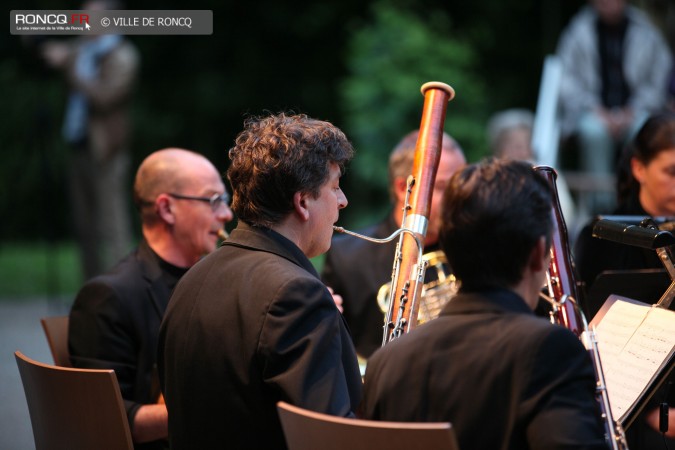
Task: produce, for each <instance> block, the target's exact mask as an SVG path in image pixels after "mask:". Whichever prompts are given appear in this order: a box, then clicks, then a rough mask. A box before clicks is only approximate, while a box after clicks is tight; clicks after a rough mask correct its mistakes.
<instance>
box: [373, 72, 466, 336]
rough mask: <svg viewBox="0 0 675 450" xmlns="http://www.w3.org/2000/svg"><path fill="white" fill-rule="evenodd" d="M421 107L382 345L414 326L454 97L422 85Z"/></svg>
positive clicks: (443, 88) (434, 85)
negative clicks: (447, 118) (447, 116)
mask: <svg viewBox="0 0 675 450" xmlns="http://www.w3.org/2000/svg"><path fill="white" fill-rule="evenodd" d="M421 91H422V94H423V95H424V108H423V111H422V120H421V123H420V131H419V136H418V138H417V145H416V148H415V159H414V163H413V172H412V175H411V176H410V177H409V178H408V195H407V197H406V206H405V208H406V210H405V211H404V214H403V224H402V230H403V231H404V232H403V233H401V236H400V240H399V244H398V247H397V251H396V256H395V260H394V268H393V270H392V287H393V288H392V289H391V293H390V299H389V311H387V314H386V317H385V325H384V335H383V339H382V345H385V344H386V343H387V342H389V341H390V340H392V339H394V338H396V337H398V336H400V335H402V334H403V333H407V332H408V331H410V330H411V329H412V328H413V327H414V326H415V325H416V324H417V312H418V309H419V299H420V297H421V291H422V286H423V284H424V270H425V262H424V260H423V258H422V255H423V250H424V238H425V236H426V232H427V226H428V222H429V211H430V209H431V196H432V194H433V187H434V182H435V180H436V171H437V170H438V164H439V161H440V158H441V148H442V143H443V126H444V124H445V114H446V111H447V106H448V102H449V101H450V100H452V98H453V97H454V96H455V91H454V89H452V87H450V86H448V85H447V84H444V83H439V82H430V83H425V84H424V85H423V86H422V88H421Z"/></svg>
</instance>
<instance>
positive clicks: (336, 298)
mask: <svg viewBox="0 0 675 450" xmlns="http://www.w3.org/2000/svg"><path fill="white" fill-rule="evenodd" d="M326 287H327V288H328V292H330V295H332V296H333V301H334V302H335V306H337V309H338V311H340V312H341V313H342V312H344V310H343V309H342V296H341V295H340V294H336V293H335V292H334V291H333V288H332V287H330V286H326Z"/></svg>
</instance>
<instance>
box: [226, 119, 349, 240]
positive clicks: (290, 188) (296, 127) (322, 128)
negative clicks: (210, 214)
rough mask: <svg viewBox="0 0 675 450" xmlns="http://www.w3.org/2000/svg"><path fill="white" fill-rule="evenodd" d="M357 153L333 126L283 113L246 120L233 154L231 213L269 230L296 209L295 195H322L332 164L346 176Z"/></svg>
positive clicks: (229, 174) (229, 176) (230, 168)
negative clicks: (346, 171)
mask: <svg viewBox="0 0 675 450" xmlns="http://www.w3.org/2000/svg"><path fill="white" fill-rule="evenodd" d="M353 155H354V149H353V148H352V145H351V143H350V142H349V140H348V139H347V137H346V136H345V134H344V133H343V132H342V131H340V129H339V128H337V127H336V126H335V125H333V124H331V123H329V122H325V121H322V120H317V119H312V118H310V117H308V116H306V115H305V114H295V115H291V114H285V113H279V114H273V115H269V116H265V117H251V118H248V119H247V120H246V121H245V122H244V130H243V131H242V132H241V133H239V135H238V136H237V138H236V140H235V145H234V147H232V148H231V149H230V151H229V156H230V159H231V161H232V163H231V165H230V167H229V169H228V171H227V177H228V179H229V180H230V184H231V186H232V190H233V194H234V195H233V198H232V210H233V211H234V212H235V214H236V215H237V217H238V219H239V220H243V221H244V222H246V223H248V224H249V225H253V226H260V227H267V228H269V227H271V226H272V225H274V224H276V223H278V222H279V221H281V220H282V219H283V218H284V217H286V216H287V215H288V214H289V213H290V212H291V211H292V210H293V195H294V194H295V193H296V192H306V193H310V194H311V195H312V196H314V197H318V196H319V190H320V188H321V186H322V185H323V184H324V183H325V182H326V181H327V180H328V175H329V168H330V164H331V163H334V164H337V165H338V166H339V167H340V171H341V172H342V173H344V169H345V165H346V164H347V163H348V162H349V161H350V160H351V158H352V156H353Z"/></svg>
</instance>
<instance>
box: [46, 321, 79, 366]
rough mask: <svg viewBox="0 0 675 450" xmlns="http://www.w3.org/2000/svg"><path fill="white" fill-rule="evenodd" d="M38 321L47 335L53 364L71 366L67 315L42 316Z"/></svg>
mask: <svg viewBox="0 0 675 450" xmlns="http://www.w3.org/2000/svg"><path fill="white" fill-rule="evenodd" d="M40 323H42V329H43V330H44V331H45V335H46V336H47V342H48V343H49V350H51V352H52V358H54V364H56V365H57V366H61V367H73V366H72V364H71V363H70V353H69V352H68V316H52V317H43V318H42V319H40Z"/></svg>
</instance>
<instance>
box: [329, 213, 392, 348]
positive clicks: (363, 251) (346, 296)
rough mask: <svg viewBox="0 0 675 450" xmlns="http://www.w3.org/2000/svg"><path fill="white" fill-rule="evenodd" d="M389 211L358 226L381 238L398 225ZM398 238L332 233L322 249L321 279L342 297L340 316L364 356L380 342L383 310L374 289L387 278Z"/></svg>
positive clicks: (388, 279) (362, 232)
mask: <svg viewBox="0 0 675 450" xmlns="http://www.w3.org/2000/svg"><path fill="white" fill-rule="evenodd" d="M398 228H399V227H398V225H396V223H395V222H394V219H393V217H392V216H391V215H389V216H388V217H387V219H385V220H383V221H382V222H380V223H378V224H376V225H373V226H370V227H368V228H365V229H363V230H359V233H361V234H365V235H366V236H370V237H374V238H378V239H382V238H385V237H388V236H390V235H391V234H392V233H393V232H394V231H396V230H397V229H398ZM397 243H398V238H397V239H394V240H393V241H391V242H389V243H386V244H375V243H373V242H368V241H364V240H363V239H359V238H356V237H353V236H349V235H338V236H335V238H334V239H333V242H332V244H331V247H330V250H328V253H326V260H325V262H324V267H323V271H322V273H321V279H322V280H323V281H324V283H326V286H330V287H332V288H333V290H334V291H335V293H336V294H340V295H341V296H342V299H343V309H344V313H343V314H344V317H345V319H346V320H347V323H348V324H349V329H350V330H351V333H352V337H353V338H354V345H355V346H356V351H357V353H358V354H359V355H361V356H363V357H365V358H367V357H369V356H370V355H371V354H372V353H373V352H374V351H375V350H377V349H378V348H380V346H381V345H382V336H383V333H384V330H383V328H382V326H383V324H384V313H383V312H382V310H381V309H380V307H379V305H378V304H377V292H378V291H379V289H380V288H381V287H382V285H383V284H385V283H388V282H389V281H391V271H392V266H393V264H394V256H395V255H396V244H397Z"/></svg>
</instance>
